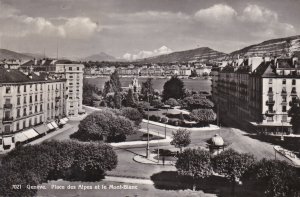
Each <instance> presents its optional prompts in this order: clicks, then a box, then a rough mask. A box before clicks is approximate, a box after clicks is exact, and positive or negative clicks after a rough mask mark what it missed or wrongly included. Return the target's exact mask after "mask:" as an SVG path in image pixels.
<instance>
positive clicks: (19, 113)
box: [17, 109, 21, 118]
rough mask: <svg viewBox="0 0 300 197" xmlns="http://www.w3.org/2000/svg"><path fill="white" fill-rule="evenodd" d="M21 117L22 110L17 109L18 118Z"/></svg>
mask: <svg viewBox="0 0 300 197" xmlns="http://www.w3.org/2000/svg"><path fill="white" fill-rule="evenodd" d="M20 116H21V110H20V109H17V118H19V117H20Z"/></svg>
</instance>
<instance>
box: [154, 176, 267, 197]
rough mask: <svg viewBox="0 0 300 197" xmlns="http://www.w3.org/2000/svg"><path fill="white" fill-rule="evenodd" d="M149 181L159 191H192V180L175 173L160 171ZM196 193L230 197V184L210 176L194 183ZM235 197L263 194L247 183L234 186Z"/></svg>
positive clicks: (220, 178) (221, 178) (222, 178)
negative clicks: (201, 192)
mask: <svg viewBox="0 0 300 197" xmlns="http://www.w3.org/2000/svg"><path fill="white" fill-rule="evenodd" d="M150 178H151V180H152V181H153V182H154V187H155V188H156V189H161V190H187V189H190V190H192V189H193V180H192V178H190V177H188V176H180V175H178V173H177V172H176V171H162V172H159V173H157V174H153V175H152V176H151V177H150ZM195 186H196V190H197V191H200V190H201V191H203V192H204V193H211V194H216V195H217V196H225V197H231V196H232V194H231V189H232V184H231V183H230V182H229V181H228V180H227V179H226V178H224V177H220V176H210V177H208V178H204V179H198V180H196V181H195ZM235 196H243V197H253V196H263V193H261V192H260V191H256V190H255V188H254V187H253V186H251V185H250V184H249V183H248V184H247V185H246V184H243V185H236V192H235Z"/></svg>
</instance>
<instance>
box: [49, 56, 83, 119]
mask: <svg viewBox="0 0 300 197" xmlns="http://www.w3.org/2000/svg"><path fill="white" fill-rule="evenodd" d="M83 71H84V65H83V64H76V63H72V62H71V61H66V60H58V61H56V62H55V70H54V71H53V72H51V74H52V75H53V76H54V77H56V78H59V79H66V92H65V95H66V104H65V105H66V115H67V116H74V115H75V116H76V115H78V114H81V113H83V112H84V110H83V108H82V93H83V89H82V87H83Z"/></svg>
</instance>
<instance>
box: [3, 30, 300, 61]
mask: <svg viewBox="0 0 300 197" xmlns="http://www.w3.org/2000/svg"><path fill="white" fill-rule="evenodd" d="M290 52H292V53H294V54H296V55H298V56H300V35H297V36H291V37H285V38H278V39H272V40H267V41H264V42H261V43H258V44H254V45H250V46H247V47H245V48H242V49H240V50H236V51H233V52H231V53H229V54H226V53H223V52H219V51H216V50H213V49H211V48H209V47H201V48H196V49H192V50H186V51H178V52H173V53H169V54H165V55H159V56H154V57H149V58H145V59H140V60H135V61H137V62H141V63H166V62H187V61H195V60H197V61H203V62H206V61H208V60H222V59H230V58H237V57H238V56H239V57H243V56H261V55H266V56H269V55H276V56H277V55H281V54H286V53H290ZM43 57H44V56H43V55H41V54H32V53H17V52H14V51H10V50H7V49H0V59H22V60H28V59H33V58H36V59H41V58H43ZM80 60H81V61H99V62H101V61H125V60H122V59H117V58H115V57H113V56H111V55H108V54H106V53H103V52H101V53H99V54H95V55H91V56H88V57H85V58H82V59H80Z"/></svg>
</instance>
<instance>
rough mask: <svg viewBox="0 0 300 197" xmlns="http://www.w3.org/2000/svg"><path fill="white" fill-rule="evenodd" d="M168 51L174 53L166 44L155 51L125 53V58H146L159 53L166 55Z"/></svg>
mask: <svg viewBox="0 0 300 197" xmlns="http://www.w3.org/2000/svg"><path fill="white" fill-rule="evenodd" d="M168 53H172V50H171V49H170V48H168V47H166V46H162V47H160V48H158V49H155V50H153V51H140V52H138V53H137V54H130V53H125V54H124V55H123V58H124V59H126V60H129V61H131V60H137V59H144V58H148V57H153V56H157V55H164V54H168Z"/></svg>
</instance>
